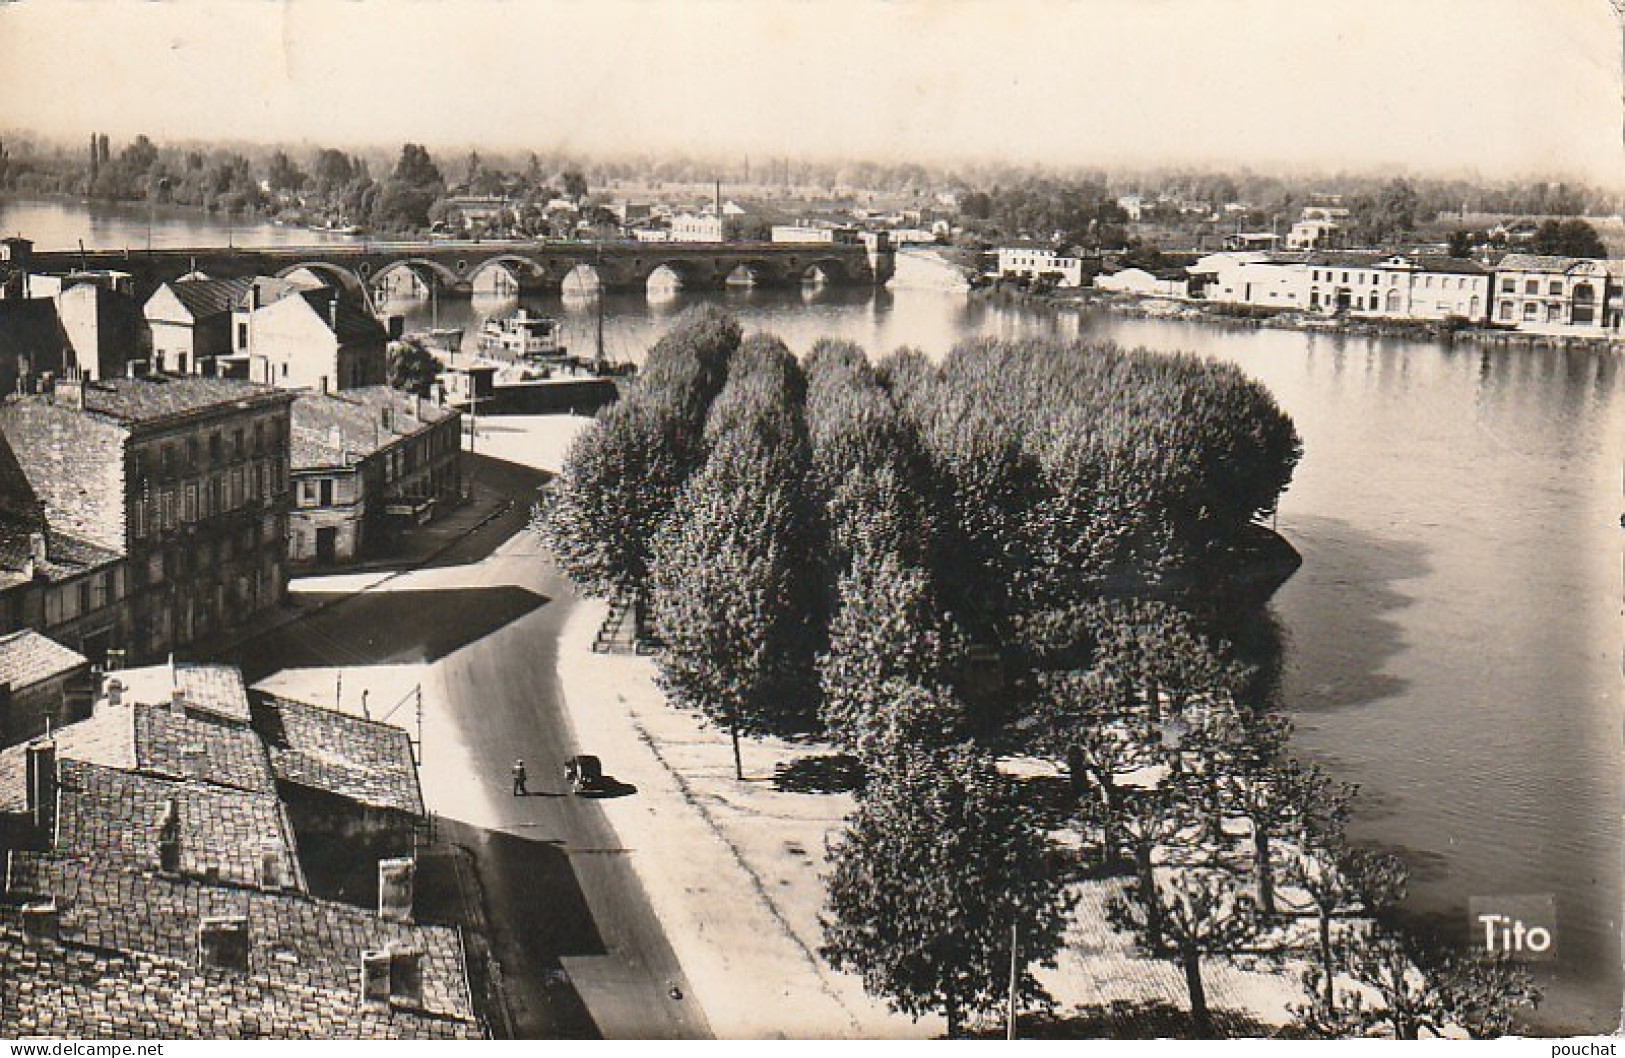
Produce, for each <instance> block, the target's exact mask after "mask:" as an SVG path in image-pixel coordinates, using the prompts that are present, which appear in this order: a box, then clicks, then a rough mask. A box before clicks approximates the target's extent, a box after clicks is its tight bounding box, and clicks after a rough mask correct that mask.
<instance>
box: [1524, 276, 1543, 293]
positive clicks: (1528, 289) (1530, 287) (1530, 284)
mask: <svg viewBox="0 0 1625 1058" xmlns="http://www.w3.org/2000/svg"><path fill="white" fill-rule="evenodd" d="M1523 292H1524V293H1525V294H1539V293H1540V280H1538V279H1526V280H1524V284H1523Z"/></svg>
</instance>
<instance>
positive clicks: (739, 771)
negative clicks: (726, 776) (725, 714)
mask: <svg viewBox="0 0 1625 1058" xmlns="http://www.w3.org/2000/svg"><path fill="white" fill-rule="evenodd" d="M728 737H729V738H731V739H732V740H733V745H734V779H735V781H737V782H744V781H745V763H744V761H743V760H741V759H740V756H739V720H738V719H737V718H736V717H732V716H730V717H729V718H728Z"/></svg>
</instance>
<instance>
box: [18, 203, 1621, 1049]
mask: <svg viewBox="0 0 1625 1058" xmlns="http://www.w3.org/2000/svg"><path fill="white" fill-rule="evenodd" d="M147 222H148V217H147V212H146V210H144V209H140V208H137V209H133V210H101V209H97V210H95V211H94V212H92V211H91V210H88V209H87V208H85V207H83V206H80V205H78V204H66V203H7V202H0V230H4V231H6V232H11V231H16V230H20V231H22V232H23V233H24V234H26V235H28V236H29V237H31V238H33V239H35V240H36V243H37V244H38V245H39V246H40V247H41V248H59V247H64V246H72V245H74V244H75V242H76V240H77V239H78V238H81V237H83V238H85V240H86V245H87V246H101V247H106V246H118V245H124V244H125V243H128V244H130V245H131V246H132V247H137V246H144V245H146V243H145V235H146V224H147ZM227 234H228V232H227V229H226V225H225V224H223V223H215V222H211V221H201V220H199V219H198V218H195V217H182V216H174V215H172V216H170V217H167V218H165V217H160V218H158V219H157V223H156V227H155V228H154V237H153V245H154V246H182V245H207V244H210V243H224V242H225V241H226V236H227ZM229 234H230V236H231V238H232V239H233V240H234V241H235V242H236V244H237V245H254V244H258V245H271V244H275V243H277V242H283V243H287V242H308V241H314V239H315V235H314V233H310V232H302V231H293V232H290V231H289V230H287V229H280V228H274V227H270V226H260V227H256V228H253V229H249V228H246V227H243V226H233V227H232V229H231V231H230V232H229ZM93 238H94V240H95V241H93ZM700 298H708V299H710V300H714V301H717V302H719V303H721V304H722V305H723V306H725V307H726V308H728V309H729V310H730V311H732V312H733V313H735V314H736V315H737V316H738V317H739V318H740V320H741V321H742V323H743V324H744V325H745V327H746V329H747V331H754V330H764V331H770V332H772V333H775V334H777V335H779V336H780V337H781V338H783V339H784V340H785V341H786V342H787V343H788V344H789V345H790V347H791V348H792V349H794V350H796V351H798V352H800V351H804V350H805V349H806V348H807V347H808V346H809V345H811V343H812V342H813V341H815V340H816V339H817V338H820V337H825V336H829V337H839V338H847V339H851V340H853V341H856V342H858V343H860V344H862V345H863V346H864V347H865V348H867V349H868V350H869V352H870V353H871V354H872V355H879V354H881V353H884V352H886V351H889V350H891V349H894V348H896V347H897V346H899V345H911V346H916V347H918V348H920V349H922V350H924V351H925V352H927V353H928V354H932V355H940V354H942V353H944V352H945V351H946V350H947V349H948V348H950V347H951V346H952V344H953V343H954V342H956V341H958V340H959V339H961V338H965V337H969V336H977V335H997V336H1011V337H1014V336H1023V335H1053V336H1057V337H1062V338H1074V337H1088V338H1101V339H1110V340H1113V341H1116V342H1119V343H1122V344H1125V345H1131V346H1144V347H1147V348H1150V349H1155V350H1169V351H1173V350H1185V351H1191V352H1195V353H1198V354H1200V355H1203V356H1209V357H1213V358H1215V359H1221V360H1227V361H1231V362H1234V363H1236V364H1238V365H1240V366H1241V367H1242V368H1243V369H1245V370H1246V371H1247V372H1248V373H1249V374H1251V375H1252V376H1253V377H1255V378H1257V379H1258V380H1259V381H1260V382H1262V383H1263V384H1265V385H1266V386H1268V387H1269V388H1270V390H1271V391H1272V392H1273V393H1274V394H1275V396H1276V398H1277V399H1278V400H1279V401H1280V403H1281V405H1282V407H1283V408H1284V409H1285V410H1286V411H1287V412H1288V414H1290V415H1291V416H1292V418H1293V420H1294V421H1295V422H1296V423H1297V426H1298V430H1299V432H1300V433H1301V434H1302V436H1303V441H1304V452H1305V455H1304V459H1303V462H1302V463H1301V465H1300V466H1299V468H1298V471H1297V475H1296V477H1295V478H1294V480H1293V483H1292V487H1291V488H1290V490H1289V491H1288V492H1287V493H1286V495H1285V496H1284V497H1283V499H1282V503H1281V511H1280V520H1279V528H1280V531H1281V532H1282V533H1283V534H1284V535H1285V536H1286V537H1287V538H1288V539H1290V540H1291V541H1292V543H1293V544H1294V545H1295V546H1296V547H1297V548H1298V550H1299V551H1300V552H1301V553H1302V554H1303V557H1304V564H1303V567H1302V568H1301V569H1300V570H1299V571H1298V573H1297V574H1296V575H1295V576H1294V577H1293V578H1292V579H1291V580H1290V581H1289V582H1288V583H1287V584H1286V585H1285V586H1284V587H1283V588H1282V589H1281V590H1280V591H1279V592H1278V593H1277V594H1276V595H1275V597H1274V599H1273V600H1272V601H1271V603H1270V615H1271V616H1272V617H1273V619H1274V621H1275V622H1276V624H1277V625H1278V626H1279V628H1280V630H1281V634H1282V638H1283V642H1284V659H1283V679H1282V704H1283V707H1284V708H1286V709H1287V710H1289V711H1290V712H1291V713H1292V714H1293V715H1294V717H1295V718H1296V720H1297V724H1298V730H1297V736H1296V741H1297V748H1298V751H1299V752H1300V754H1302V755H1303V756H1305V757H1307V758H1311V759H1314V760H1317V761H1320V762H1322V763H1323V764H1325V765H1326V767H1327V768H1328V769H1330V770H1331V771H1332V772H1333V773H1334V774H1335V775H1337V776H1338V777H1339V778H1341V779H1343V780H1345V781H1348V782H1354V783H1358V784H1359V785H1360V787H1361V796H1360V801H1359V810H1358V815H1357V820H1356V827H1355V829H1356V836H1357V837H1359V838H1361V839H1362V840H1366V841H1369V842H1372V843H1375V844H1380V845H1383V846H1385V847H1388V848H1391V849H1394V850H1395V851H1398V852H1400V853H1401V854H1402V855H1403V856H1404V858H1405V859H1406V861H1407V862H1408V863H1409V865H1410V867H1411V871H1412V882H1411V892H1410V896H1409V898H1408V901H1407V910H1408V911H1410V912H1411V913H1413V914H1415V915H1417V916H1419V917H1420V918H1423V919H1426V920H1428V921H1429V922H1430V923H1433V924H1443V925H1444V926H1445V927H1446V928H1449V929H1451V930H1453V931H1454V932H1455V933H1456V935H1458V936H1460V937H1463V938H1464V937H1465V935H1466V931H1467V901H1468V899H1469V898H1470V897H1474V896H1493V895H1500V894H1525V893H1534V894H1544V893H1550V894H1554V895H1555V896H1556V899H1557V907H1558V931H1557V938H1558V953H1559V958H1558V961H1557V963H1556V964H1555V965H1554V967H1553V968H1551V969H1547V970H1544V971H1543V973H1542V980H1543V984H1544V985H1545V987H1546V989H1547V992H1548V996H1547V1001H1546V1003H1545V1004H1544V1006H1543V1008H1542V1011H1541V1014H1540V1018H1539V1024H1540V1027H1541V1029H1542V1030H1544V1031H1548V1032H1558V1031H1565V1032H1581V1031H1595V1032H1601V1031H1609V1030H1612V1029H1613V1028H1614V1027H1615V1026H1616V1025H1617V1024H1618V1023H1619V1020H1620V996H1621V990H1622V986H1625V975H1622V973H1621V969H1620V962H1621V946H1620V932H1621V914H1620V912H1621V902H1622V873H1625V872H1622V853H1621V850H1622V844H1621V839H1622V837H1625V825H1622V812H1621V809H1622V806H1625V767H1622V765H1625V760H1622V756H1625V753H1622V739H1621V703H1622V699H1625V694H1622V677H1621V649H1622V638H1621V635H1622V630H1625V626H1622V621H1621V614H1622V598H1625V581H1622V575H1625V563H1622V555H1625V553H1622V542H1625V531H1622V530H1621V528H1620V522H1619V518H1620V512H1621V510H1622V509H1625V495H1622V467H1625V429H1622V427H1625V379H1622V377H1621V364H1620V358H1619V357H1618V356H1617V355H1610V354H1606V353H1598V352H1591V351H1586V352H1580V351H1555V350H1550V349H1488V350H1480V349H1477V348H1474V347H1472V346H1467V345H1458V346H1456V347H1450V346H1446V345H1441V344H1438V343H1434V342H1424V341H1411V340H1401V339H1374V338H1339V337H1331V336H1327V335H1310V334H1303V333H1298V332H1293V331H1279V330H1265V329H1253V328H1240V327H1238V328H1222V327H1215V326H1212V325H1207V324H1199V323H1190V322H1159V321H1151V320H1138V319H1128V318H1122V317H1117V316H1112V315H1107V314H1090V313H1082V314H1080V313H1073V312H1050V311H1042V310H1031V309H1018V308H1009V307H1001V306H991V305H986V304H982V303H978V302H972V301H970V300H968V299H967V298H966V296H965V295H963V294H954V293H948V292H942V291H930V290H899V291H897V292H895V293H891V292H884V291H883V292H879V293H875V292H871V291H867V290H861V291H860V290H834V289H817V290H809V291H804V292H795V291H789V292H785V291H774V292H769V291H751V290H737V291H735V290H730V291H728V292H726V293H718V294H708V295H689V294H678V295H676V296H675V297H666V298H661V299H658V300H651V299H649V298H645V297H642V296H627V295H617V296H612V297H610V298H609V299H608V300H607V301H606V307H605V324H604V336H605V345H606V349H607V351H608V352H609V354H610V355H611V356H612V357H631V358H634V359H635V358H637V357H638V356H639V355H640V353H641V350H643V349H646V348H647V347H648V345H649V344H651V343H652V341H653V340H654V339H655V338H656V337H658V335H659V334H660V333H661V332H662V331H663V329H664V328H665V327H666V326H667V325H668V324H669V322H670V320H671V319H672V317H673V316H675V315H676V313H678V312H679V311H681V310H682V309H683V308H684V307H686V306H687V305H688V304H691V303H693V302H694V301H695V300H698V299H700ZM526 304H527V305H528V306H530V307H532V308H533V309H536V310H538V311H541V312H544V313H547V314H551V315H557V316H560V317H561V318H563V319H564V320H565V321H566V330H567V341H568V342H569V343H570V344H571V345H572V346H574V347H577V348H586V347H590V345H591V343H592V342H593V341H594V336H595V321H596V315H597V314H596V307H595V304H594V303H593V302H592V301H591V300H588V299H577V298H570V297H560V296H552V297H542V298H537V299H527V301H526ZM516 305H517V302H515V301H514V300H512V299H507V300H500V299H476V300H474V301H472V302H469V301H463V302H444V303H437V304H433V305H431V304H430V303H428V302H426V301H424V300H421V299H418V300H398V301H396V302H393V303H391V304H389V305H387V306H386V308H387V310H388V311H391V312H399V313H402V314H404V315H406V316H407V317H408V325H409V326H427V325H429V324H430V323H431V322H437V323H439V324H440V325H441V326H462V327H465V328H467V331H468V333H469V336H470V337H469V340H470V341H472V336H473V334H474V333H475V331H476V330H477V327H478V324H479V323H480V322H481V321H482V320H483V319H484V318H486V317H488V316H490V315H503V314H507V313H510V312H512V311H513V310H514V308H515V307H516Z"/></svg>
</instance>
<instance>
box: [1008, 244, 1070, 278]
mask: <svg viewBox="0 0 1625 1058" xmlns="http://www.w3.org/2000/svg"><path fill="white" fill-rule="evenodd" d="M997 267H998V274H999V275H1000V276H1002V277H1004V278H1007V279H1046V278H1047V279H1054V280H1055V285H1056V286H1062V287H1080V286H1082V285H1083V259H1082V258H1078V257H1067V256H1065V255H1064V254H1060V253H1057V252H1056V251H1055V250H1052V249H1050V248H1049V247H1047V246H1041V245H1038V244H1036V243H1034V244H1030V245H1029V244H1011V245H1008V246H1001V247H999V263H998V265H997Z"/></svg>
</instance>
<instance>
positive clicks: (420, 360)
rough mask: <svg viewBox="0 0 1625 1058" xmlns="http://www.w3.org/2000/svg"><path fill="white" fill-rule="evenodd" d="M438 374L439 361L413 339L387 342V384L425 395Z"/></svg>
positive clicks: (431, 388) (429, 391)
mask: <svg viewBox="0 0 1625 1058" xmlns="http://www.w3.org/2000/svg"><path fill="white" fill-rule="evenodd" d="M439 375H440V361H438V360H436V359H435V358H434V354H433V353H431V352H429V350H428V349H427V348H426V347H425V346H424V344H423V343H422V342H421V341H419V340H417V339H415V338H409V339H405V340H402V341H397V342H391V343H390V344H389V384H390V385H391V386H393V387H394V388H396V389H401V390H405V391H406V392H408V393H414V394H416V395H417V396H420V397H427V396H428V395H429V394H430V393H431V392H432V391H433V390H434V382H435V379H436V378H437V377H439Z"/></svg>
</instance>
